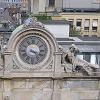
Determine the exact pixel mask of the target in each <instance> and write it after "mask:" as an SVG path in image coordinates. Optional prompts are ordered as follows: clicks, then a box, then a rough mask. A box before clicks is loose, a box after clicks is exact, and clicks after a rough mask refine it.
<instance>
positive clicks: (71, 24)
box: [68, 19, 74, 29]
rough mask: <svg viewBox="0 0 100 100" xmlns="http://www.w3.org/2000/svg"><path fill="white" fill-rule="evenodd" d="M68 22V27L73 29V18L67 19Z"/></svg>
mask: <svg viewBox="0 0 100 100" xmlns="http://www.w3.org/2000/svg"><path fill="white" fill-rule="evenodd" d="M68 22H69V25H70V28H72V29H73V22H74V19H69V20H68Z"/></svg>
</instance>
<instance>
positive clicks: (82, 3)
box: [63, 0, 99, 8]
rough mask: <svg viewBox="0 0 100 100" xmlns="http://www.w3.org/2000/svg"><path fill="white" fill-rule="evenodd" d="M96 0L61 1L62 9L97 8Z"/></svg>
mask: <svg viewBox="0 0 100 100" xmlns="http://www.w3.org/2000/svg"><path fill="white" fill-rule="evenodd" d="M93 3H97V0H63V7H65V8H73V7H74V8H99V4H93Z"/></svg>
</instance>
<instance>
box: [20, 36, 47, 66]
mask: <svg viewBox="0 0 100 100" xmlns="http://www.w3.org/2000/svg"><path fill="white" fill-rule="evenodd" d="M47 51H48V47H47V44H46V42H45V40H44V39H43V38H41V37H39V36H37V35H36V36H35V35H32V36H28V37H25V38H24V39H23V40H22V41H21V42H20V44H19V47H18V53H19V57H20V58H21V60H22V61H23V62H25V63H27V64H31V65H35V64H39V63H41V62H42V61H43V60H44V59H45V57H46V55H47Z"/></svg>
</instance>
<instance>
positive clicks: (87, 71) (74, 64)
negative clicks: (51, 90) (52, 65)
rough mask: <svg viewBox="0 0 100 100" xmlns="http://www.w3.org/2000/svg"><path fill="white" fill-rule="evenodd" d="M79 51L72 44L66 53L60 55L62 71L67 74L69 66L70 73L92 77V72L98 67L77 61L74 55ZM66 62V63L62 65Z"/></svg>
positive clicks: (83, 61)
mask: <svg viewBox="0 0 100 100" xmlns="http://www.w3.org/2000/svg"><path fill="white" fill-rule="evenodd" d="M78 52H79V49H78V48H77V47H76V46H75V45H74V44H72V45H71V46H70V47H69V49H68V51H67V52H66V53H65V52H63V53H62V61H61V62H62V64H63V65H64V71H65V72H67V70H68V69H67V68H68V67H69V66H70V68H69V69H70V70H72V72H81V73H82V74H83V75H93V72H94V71H95V70H96V69H98V68H99V65H92V64H91V63H89V62H87V61H85V60H81V59H79V58H78V57H77V56H76V54H77V53H78ZM64 62H66V63H64Z"/></svg>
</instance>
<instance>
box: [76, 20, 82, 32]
mask: <svg viewBox="0 0 100 100" xmlns="http://www.w3.org/2000/svg"><path fill="white" fill-rule="evenodd" d="M81 24H82V20H81V19H77V21H76V31H80V30H81Z"/></svg>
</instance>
